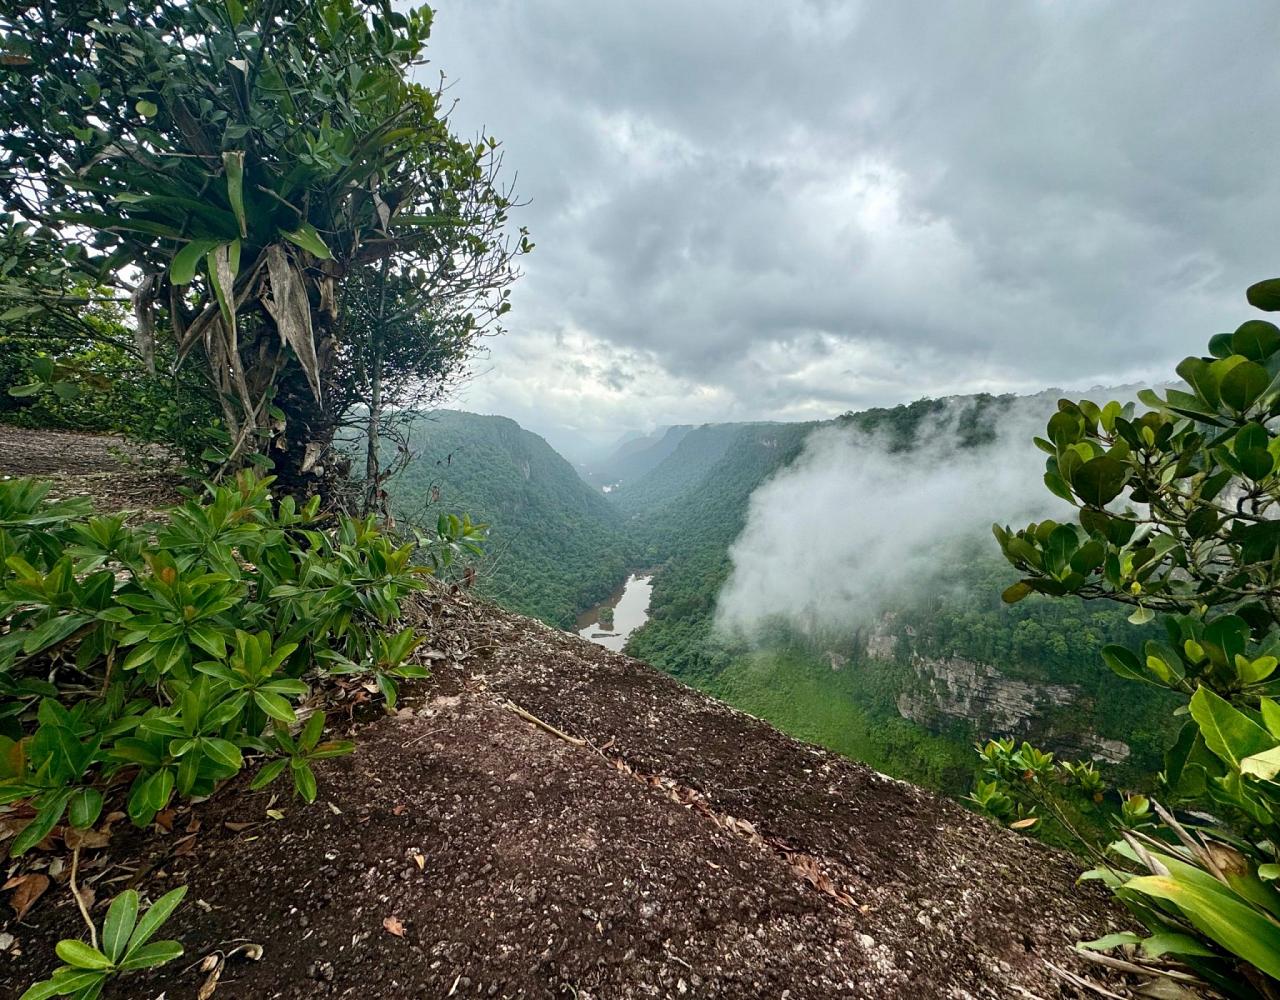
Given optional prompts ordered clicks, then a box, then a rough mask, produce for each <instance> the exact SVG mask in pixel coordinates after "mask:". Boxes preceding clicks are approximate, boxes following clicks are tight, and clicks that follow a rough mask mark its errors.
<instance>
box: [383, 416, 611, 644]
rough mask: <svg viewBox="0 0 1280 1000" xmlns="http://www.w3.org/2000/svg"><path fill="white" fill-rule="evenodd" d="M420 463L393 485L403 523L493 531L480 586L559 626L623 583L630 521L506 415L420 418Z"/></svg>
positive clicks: (414, 446) (415, 443)
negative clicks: (455, 523) (442, 518)
mask: <svg viewBox="0 0 1280 1000" xmlns="http://www.w3.org/2000/svg"><path fill="white" fill-rule="evenodd" d="M410 448H411V450H412V451H413V452H415V454H416V456H417V457H416V458H415V459H414V460H413V461H412V462H411V463H410V464H409V466H408V467H407V468H406V469H405V470H404V471H403V472H402V473H401V474H400V475H399V476H398V477H397V478H396V480H395V481H394V482H393V483H392V485H391V492H392V494H393V496H394V497H395V501H396V508H397V511H398V513H399V514H400V516H401V517H402V518H407V519H409V520H415V519H417V520H430V519H434V516H435V514H437V513H439V512H441V511H445V512H450V513H457V514H463V513H466V514H469V515H470V516H471V518H472V520H475V521H481V522H484V523H486V524H488V525H489V526H490V527H489V544H488V545H487V547H486V549H487V553H486V556H485V558H484V560H483V561H482V562H481V564H480V566H479V569H478V573H477V588H478V589H479V591H480V592H481V593H482V594H484V595H486V596H488V597H491V598H492V599H494V600H495V601H497V602H498V603H499V604H501V605H503V606H504V607H506V608H509V609H510V610H512V611H519V612H521V613H523V614H528V615H532V616H534V617H536V618H541V619H542V620H544V621H546V622H548V623H550V624H553V625H558V626H561V627H569V626H571V625H572V624H573V622H574V618H575V615H576V614H577V612H578V611H580V610H581V609H583V608H585V607H588V606H590V605H591V604H594V603H596V602H598V601H600V600H602V599H604V598H605V597H607V596H608V595H609V593H610V592H611V591H613V590H614V588H615V587H616V586H617V585H618V582H619V581H620V580H622V579H625V577H626V573H627V569H628V568H629V567H630V566H631V564H632V561H633V560H632V552H631V548H630V544H629V542H628V538H627V535H626V532H625V531H624V529H623V524H622V518H621V517H620V515H619V514H618V512H617V511H616V510H615V509H614V508H613V507H612V506H611V505H610V504H609V502H608V501H607V500H606V499H605V497H604V496H603V495H602V494H601V493H600V491H599V490H596V489H593V488H592V487H591V486H589V485H587V484H586V483H584V482H583V481H582V479H581V478H580V477H579V476H578V473H577V472H576V471H575V469H574V468H573V466H572V465H571V464H570V463H569V462H568V461H567V460H566V459H565V458H563V457H562V456H561V455H560V454H559V453H558V452H556V451H555V450H554V449H553V448H552V447H551V446H550V445H549V444H547V442H546V441H544V440H543V439H542V438H541V437H539V436H538V435H537V434H534V433H533V432H532V431H527V430H525V429H524V428H523V427H521V426H520V425H519V424H517V423H516V422H515V421H514V420H510V419H508V418H507V417H499V416H484V415H481V414H476V413H466V412H463V411H460V410H439V411H436V412H434V413H431V414H429V415H424V416H422V417H420V418H419V419H418V420H417V421H415V423H414V425H413V427H412V430H411V432H410Z"/></svg>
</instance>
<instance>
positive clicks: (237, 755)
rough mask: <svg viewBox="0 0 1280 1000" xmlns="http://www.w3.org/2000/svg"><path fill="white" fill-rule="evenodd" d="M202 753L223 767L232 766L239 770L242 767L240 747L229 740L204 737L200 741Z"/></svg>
mask: <svg viewBox="0 0 1280 1000" xmlns="http://www.w3.org/2000/svg"><path fill="white" fill-rule="evenodd" d="M200 746H201V748H202V749H203V750H204V754H205V756H206V757H208V758H209V759H210V760H212V761H215V762H217V763H219V764H221V765H222V766H223V767H230V768H234V769H235V770H237V771H238V770H240V768H242V767H244V755H243V754H241V752H240V748H239V747H238V746H236V745H235V744H234V743H232V742H231V741H230V740H223V739H216V738H205V739H204V740H202V741H201V743H200Z"/></svg>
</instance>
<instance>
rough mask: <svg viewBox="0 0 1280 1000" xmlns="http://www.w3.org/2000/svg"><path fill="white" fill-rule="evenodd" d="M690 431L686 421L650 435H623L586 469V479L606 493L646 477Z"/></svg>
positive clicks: (660, 429) (633, 433) (690, 427)
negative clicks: (609, 449)
mask: <svg viewBox="0 0 1280 1000" xmlns="http://www.w3.org/2000/svg"><path fill="white" fill-rule="evenodd" d="M692 430H693V427H692V426H691V425H689V424H680V425H677V426H675V427H662V428H659V429H658V430H656V431H654V432H653V433H652V434H638V433H635V432H632V433H629V434H624V435H623V437H622V439H621V440H620V441H619V442H618V444H617V446H616V447H615V448H614V450H613V452H612V453H610V454H609V456H608V457H606V458H604V459H601V460H600V461H599V462H594V463H591V464H590V465H589V466H588V467H587V469H586V476H585V478H586V480H587V481H588V482H589V483H591V484H592V485H594V486H598V487H600V488H601V489H602V490H604V491H607V492H613V491H614V490H616V489H618V488H619V487H620V486H626V485H627V484H629V483H634V482H636V481H637V480H639V479H641V478H643V477H644V476H646V475H647V474H648V473H649V472H650V471H652V470H653V469H654V468H655V467H657V466H658V465H659V464H661V462H662V461H663V459H665V458H666V457H667V456H668V455H670V454H671V453H672V452H673V451H675V449H676V447H677V446H678V445H679V444H680V442H681V441H683V440H684V438H685V436H686V435H688V434H689V432H690V431H692Z"/></svg>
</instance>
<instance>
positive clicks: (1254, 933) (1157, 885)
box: [1125, 875, 1280, 979]
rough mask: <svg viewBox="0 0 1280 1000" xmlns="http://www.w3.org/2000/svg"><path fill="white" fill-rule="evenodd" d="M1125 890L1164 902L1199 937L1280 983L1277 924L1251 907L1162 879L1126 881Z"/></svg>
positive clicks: (1279, 933) (1174, 880)
mask: <svg viewBox="0 0 1280 1000" xmlns="http://www.w3.org/2000/svg"><path fill="white" fill-rule="evenodd" d="M1125 888H1126V889H1127V890H1129V891H1130V892H1138V893H1142V894H1143V895H1146V896H1153V897H1155V898H1157V899H1165V900H1168V901H1169V902H1171V903H1173V904H1174V905H1175V906H1177V907H1178V909H1179V910H1181V911H1182V913H1183V915H1184V916H1185V917H1186V918H1187V920H1189V921H1190V922H1191V923H1192V924H1193V925H1194V926H1195V928H1196V929H1197V930H1198V931H1200V933H1202V934H1204V935H1205V936H1206V937H1208V938H1210V939H1211V940H1213V941H1215V942H1217V943H1218V944H1219V945H1220V946H1221V947H1223V948H1225V949H1226V950H1227V951H1228V952H1229V953H1231V954H1233V955H1238V956H1239V957H1240V958H1242V959H1243V960H1244V961H1246V962H1248V963H1249V964H1250V965H1252V966H1254V967H1255V968H1257V969H1259V970H1261V971H1262V972H1264V973H1265V974H1266V975H1268V976H1270V977H1272V978H1273V979H1280V924H1276V923H1275V922H1273V921H1271V920H1269V919H1268V918H1266V917H1265V916H1263V915H1262V914H1261V913H1259V912H1258V911H1257V910H1255V909H1254V908H1253V907H1251V906H1248V905H1247V904H1245V903H1242V902H1239V901H1237V900H1236V899H1233V898H1229V897H1228V896H1226V895H1225V894H1222V893H1215V892H1211V891H1208V890H1207V889H1205V888H1202V887H1200V886H1198V885H1195V886H1193V885H1190V884H1188V883H1186V882H1183V881H1181V880H1178V879H1174V878H1172V877H1168V876H1163V875H1147V876H1141V877H1139V878H1134V879H1130V880H1129V881H1128V882H1127V883H1126V884H1125Z"/></svg>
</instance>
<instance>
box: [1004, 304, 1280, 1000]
mask: <svg viewBox="0 0 1280 1000" xmlns="http://www.w3.org/2000/svg"><path fill="white" fill-rule="evenodd" d="M1248 299H1249V302H1250V303H1251V304H1253V305H1254V306H1256V307H1258V308H1260V309H1264V310H1280V280H1277V281H1266V282H1261V283H1259V284H1257V285H1254V286H1253V287H1251V288H1250V289H1249V292H1248ZM1177 371H1178V374H1179V375H1180V376H1181V377H1182V379H1183V380H1184V382H1185V383H1186V387H1187V388H1186V389H1182V388H1171V389H1168V390H1167V391H1165V392H1164V394H1163V395H1161V394H1159V393H1156V392H1154V391H1151V390H1144V391H1143V392H1141V393H1139V399H1140V400H1141V402H1142V403H1144V404H1146V406H1147V407H1149V409H1148V410H1147V411H1146V412H1143V413H1141V414H1139V413H1138V412H1137V408H1136V406H1135V405H1134V404H1132V403H1129V404H1121V403H1120V402H1115V401H1113V402H1109V403H1107V404H1106V405H1105V406H1098V405H1096V404H1094V403H1091V402H1089V401H1087V400H1081V401H1079V402H1072V401H1070V400H1065V399H1064V400H1061V401H1060V402H1059V404H1058V412H1057V413H1055V414H1054V415H1053V417H1052V418H1051V419H1050V420H1049V423H1048V428H1047V430H1046V434H1045V436H1044V437H1043V438H1037V439H1036V444H1037V445H1038V446H1039V447H1040V448H1041V449H1042V450H1043V451H1044V452H1046V453H1047V455H1048V459H1047V460H1046V463H1045V464H1046V471H1045V474H1044V481H1045V485H1046V486H1047V487H1048V488H1049V490H1050V491H1051V492H1053V493H1054V494H1055V495H1057V496H1059V497H1061V498H1062V499H1063V500H1065V501H1067V502H1068V503H1070V504H1072V505H1073V506H1074V507H1075V508H1076V509H1077V515H1076V517H1075V519H1074V520H1073V521H1072V522H1067V523H1059V522H1056V521H1043V522H1041V523H1039V524H1031V525H1029V526H1028V527H1026V528H1024V529H1022V530H1020V531H1016V532H1015V531H1013V530H1011V529H1009V528H1002V527H1000V526H999V525H997V526H996V527H995V534H996V538H997V539H998V540H999V542H1000V546H1001V548H1002V549H1003V550H1004V554H1005V556H1006V557H1007V558H1008V559H1009V561H1010V562H1011V563H1012V564H1013V565H1014V566H1016V567H1017V568H1018V570H1019V571H1020V572H1021V573H1022V579H1021V580H1019V581H1018V582H1017V583H1014V584H1013V585H1012V586H1010V587H1009V588H1008V590H1006V591H1005V594H1004V597H1005V600H1006V601H1009V602H1013V601H1019V600H1022V599H1023V598H1025V597H1027V596H1028V595H1030V594H1033V593H1038V594H1045V595H1049V596H1053V597H1057V596H1062V595H1067V594H1075V595H1079V596H1081V597H1085V598H1104V599H1107V600H1112V601H1118V602H1121V603H1123V604H1128V605H1131V606H1132V607H1133V608H1134V611H1133V614H1132V615H1131V617H1130V620H1131V621H1133V622H1135V623H1137V624H1144V623H1147V622H1150V621H1151V620H1153V619H1154V618H1155V617H1156V615H1157V614H1158V613H1160V614H1163V615H1164V616H1165V617H1164V622H1163V624H1164V631H1165V635H1164V637H1163V638H1160V639H1152V640H1150V641H1148V642H1146V643H1145V644H1144V646H1143V647H1142V648H1141V649H1140V650H1133V649H1128V648H1126V647H1123V646H1108V647H1107V648H1106V649H1104V650H1103V658H1104V659H1105V661H1106V663H1107V665H1108V666H1109V667H1110V668H1111V669H1112V670H1113V671H1114V672H1115V673H1116V674H1118V675H1119V676H1121V677H1122V678H1125V679H1126V680H1130V681H1135V682H1138V683H1145V684H1154V685H1157V686H1160V687H1163V688H1167V689H1169V690H1171V691H1175V692H1177V693H1179V694H1181V695H1183V696H1184V697H1185V698H1186V706H1185V708H1183V709H1182V710H1181V711H1182V712H1184V713H1185V714H1186V715H1187V716H1188V717H1187V721H1186V722H1185V723H1184V725H1183V727H1182V730H1181V733H1180V735H1179V737H1178V739H1177V741H1176V743H1175V745H1174V746H1173V747H1171V748H1170V749H1169V752H1168V754H1167V757H1166V767H1165V771H1164V773H1163V774H1162V775H1161V776H1160V777H1161V779H1162V785H1163V793H1162V794H1163V797H1164V798H1165V800H1166V803H1168V804H1179V803H1180V804H1185V805H1187V806H1190V807H1194V808H1195V809H1196V810H1197V812H1196V813H1195V814H1193V819H1195V822H1194V823H1191V822H1179V820H1178V819H1176V818H1175V817H1174V816H1173V815H1172V814H1171V813H1169V812H1168V811H1166V810H1165V809H1164V808H1163V807H1161V806H1156V810H1157V812H1158V813H1159V814H1160V815H1161V817H1162V818H1163V820H1164V822H1165V829H1166V834H1167V836H1166V838H1165V839H1158V838H1154V837H1151V836H1147V835H1143V834H1135V833H1132V832H1126V833H1125V835H1124V839H1123V840H1122V841H1120V842H1118V843H1117V844H1115V845H1113V848H1112V849H1113V851H1114V852H1115V853H1116V855H1117V857H1118V858H1120V859H1121V866H1120V868H1119V869H1118V870H1117V869H1113V868H1111V867H1100V868H1099V869H1096V870H1095V871H1094V872H1091V873H1090V876H1091V877H1094V878H1099V879H1102V880H1104V881H1105V882H1106V883H1107V884H1109V885H1112V886H1113V887H1114V888H1115V889H1116V892H1117V895H1118V896H1119V898H1120V899H1121V900H1122V901H1123V902H1125V903H1126V904H1127V905H1128V906H1129V907H1130V908H1131V909H1132V910H1133V911H1134V912H1135V914H1137V916H1138V917H1139V918H1140V919H1142V921H1143V922H1144V923H1145V924H1146V925H1147V926H1148V927H1149V928H1150V929H1151V930H1152V931H1153V932H1154V936H1153V937H1151V938H1149V939H1146V940H1145V941H1144V940H1141V939H1139V938H1138V936H1137V935H1118V936H1113V937H1109V938H1106V939H1103V941H1100V942H1095V943H1094V946H1095V947H1098V948H1110V947H1115V946H1121V947H1125V948H1128V949H1129V950H1130V951H1131V952H1133V955H1132V956H1131V957H1133V959H1134V961H1135V962H1139V963H1141V965H1142V966H1143V967H1147V968H1152V969H1155V968H1157V967H1158V965H1159V962H1160V960H1161V959H1162V957H1163V956H1166V955H1170V956H1174V957H1176V958H1177V959H1178V960H1179V961H1180V962H1182V963H1184V964H1185V966H1189V967H1191V968H1193V969H1195V970H1196V971H1197V972H1198V973H1200V975H1201V976H1202V977H1203V978H1204V979H1206V980H1207V981H1209V982H1211V983H1212V984H1213V985H1214V986H1216V987H1217V988H1219V989H1221V990H1223V991H1224V992H1225V993H1226V995H1230V996H1264V997H1275V996H1280V892H1277V890H1276V884H1277V883H1276V879H1277V877H1280V781H1278V780H1277V779H1280V701H1277V700H1276V699H1277V698H1278V697H1280V674H1277V665H1278V664H1280V507H1278V506H1277V503H1278V502H1280V433H1277V420H1278V419H1280V328H1277V327H1276V326H1275V325H1274V324H1272V323H1269V322H1266V321H1263V320H1249V321H1247V322H1245V323H1244V324H1242V325H1241V326H1240V327H1239V328H1238V329H1236V330H1235V332H1233V333H1221V334H1218V335H1217V336H1215V337H1213V338H1212V339H1211V340H1210V341H1209V350H1208V354H1207V355H1206V356H1204V357H1190V358H1186V359H1184V360H1183V361H1182V363H1181V364H1179V365H1178V367H1177ZM1206 815H1209V816H1211V817H1212V818H1211V819H1210V820H1207V821H1206V819H1205V816H1206ZM1124 862H1127V863H1129V865H1131V866H1132V868H1134V869H1137V870H1139V871H1140V872H1145V873H1144V874H1134V872H1133V871H1129V870H1126V869H1125V867H1124Z"/></svg>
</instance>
